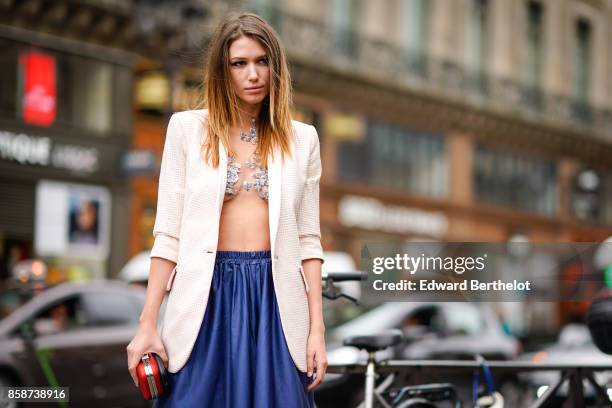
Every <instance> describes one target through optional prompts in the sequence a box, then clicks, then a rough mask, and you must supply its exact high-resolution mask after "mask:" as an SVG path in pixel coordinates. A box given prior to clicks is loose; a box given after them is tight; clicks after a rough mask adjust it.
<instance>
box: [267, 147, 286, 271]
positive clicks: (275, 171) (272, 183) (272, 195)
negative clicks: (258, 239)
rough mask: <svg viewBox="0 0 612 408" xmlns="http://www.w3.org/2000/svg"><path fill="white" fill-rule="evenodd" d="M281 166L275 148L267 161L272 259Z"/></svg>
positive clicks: (278, 153)
mask: <svg viewBox="0 0 612 408" xmlns="http://www.w3.org/2000/svg"><path fill="white" fill-rule="evenodd" d="M282 167H283V166H282V163H281V154H280V152H279V151H278V150H275V153H274V155H273V158H272V162H270V161H268V222H269V224H270V246H271V249H272V259H274V255H275V246H276V233H277V231H278V222H279V218H280V206H281V184H282V183H281V180H282Z"/></svg>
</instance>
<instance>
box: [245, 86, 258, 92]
mask: <svg viewBox="0 0 612 408" xmlns="http://www.w3.org/2000/svg"><path fill="white" fill-rule="evenodd" d="M262 89H263V86H258V87H256V88H245V90H244V91H245V92H249V93H256V92H259V91H261V90H262Z"/></svg>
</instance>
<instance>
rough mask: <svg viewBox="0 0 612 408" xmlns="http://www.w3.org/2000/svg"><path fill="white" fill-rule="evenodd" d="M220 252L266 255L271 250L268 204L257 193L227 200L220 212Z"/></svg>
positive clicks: (241, 192)
mask: <svg viewBox="0 0 612 408" xmlns="http://www.w3.org/2000/svg"><path fill="white" fill-rule="evenodd" d="M217 249H218V250H219V251H263V250H269V249H270V230H269V223H268V202H267V201H266V200H263V199H261V198H260V197H259V196H258V195H257V192H256V191H244V190H243V191H240V193H239V194H238V195H236V196H235V197H233V198H231V199H227V197H226V201H225V202H224V203H223V209H222V210H221V220H220V224H219V244H218V248H217Z"/></svg>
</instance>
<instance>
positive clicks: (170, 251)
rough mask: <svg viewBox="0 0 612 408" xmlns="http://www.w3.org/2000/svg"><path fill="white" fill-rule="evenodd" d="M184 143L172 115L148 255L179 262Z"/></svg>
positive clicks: (183, 183) (181, 133) (174, 117)
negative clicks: (152, 241) (153, 239)
mask: <svg viewBox="0 0 612 408" xmlns="http://www.w3.org/2000/svg"><path fill="white" fill-rule="evenodd" d="M185 168H186V164H185V143H184V135H183V128H182V127H181V123H180V121H179V119H178V117H177V114H176V113H175V114H173V115H172V116H171V117H170V122H169V123H168V130H167V132H166V141H165V142H164V151H163V154H162V161H161V168H160V173H159V187H158V192H157V212H156V215H155V224H154V226H153V236H154V237H155V242H154V244H153V248H152V249H151V255H150V257H151V258H153V257H158V258H164V259H168V260H170V261H172V262H174V263H176V262H177V261H178V248H179V236H180V232H181V218H182V215H183V200H184V197H185Z"/></svg>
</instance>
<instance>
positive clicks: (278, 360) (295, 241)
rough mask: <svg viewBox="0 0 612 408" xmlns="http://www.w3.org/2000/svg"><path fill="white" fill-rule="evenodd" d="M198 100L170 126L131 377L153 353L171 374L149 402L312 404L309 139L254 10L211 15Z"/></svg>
mask: <svg viewBox="0 0 612 408" xmlns="http://www.w3.org/2000/svg"><path fill="white" fill-rule="evenodd" d="M205 98H206V105H207V109H205V110H196V111H187V112H180V113H175V114H174V115H173V116H172V117H171V119H170V123H169V125H168V132H167V136H166V142H165V146H164V153H163V157H162V164H161V172H160V180H159V191H158V204H157V216H156V220H155V226H154V228H153V234H154V235H155V243H154V246H153V248H152V250H151V271H150V276H149V285H148V288H147V298H146V302H145V306H144V308H143V311H142V315H141V319H140V326H139V329H138V332H137V334H136V336H135V337H134V339H133V340H132V341H131V343H130V344H129V345H128V347H127V351H128V366H129V371H130V374H131V375H132V378H133V379H134V382H135V384H137V380H136V377H135V367H136V365H137V364H138V362H139V359H140V357H141V356H142V355H143V354H144V353H146V352H149V351H152V352H156V353H158V354H159V355H160V357H161V358H162V359H163V360H164V364H165V365H166V366H167V367H168V371H169V372H170V373H171V374H170V385H171V390H170V393H169V395H168V396H167V397H164V398H160V399H159V400H158V401H156V404H157V405H158V406H180V407H188V406H205V407H231V408H234V407H266V408H269V407H283V408H285V407H311V406H313V393H312V390H313V389H314V388H315V387H316V386H317V385H318V384H319V383H320V382H321V381H322V380H323V378H324V376H325V371H326V368H327V359H326V352H325V341H324V325H323V315H322V306H321V305H322V300H321V264H322V262H323V258H322V257H323V253H322V249H321V236H320V227H319V179H320V176H321V163H320V155H319V141H318V136H317V132H316V130H315V128H314V127H312V126H310V125H306V124H304V123H301V122H298V121H292V120H291V117H290V104H291V88H290V78H289V72H288V68H287V62H286V58H285V55H284V53H283V51H282V49H281V48H280V45H279V41H278V38H277V35H276V34H275V33H274V30H273V29H272V28H271V27H270V26H269V25H268V24H267V23H266V22H264V21H263V20H262V19H261V18H259V17H258V16H256V15H254V14H241V15H238V16H231V17H228V18H226V19H225V20H224V21H223V22H222V23H221V24H220V25H219V27H218V28H217V30H216V32H215V34H214V35H213V37H212V39H211V42H210V46H209V51H208V62H207V66H206V70H205ZM164 289H165V290H167V291H169V297H168V303H167V307H166V311H165V315H164V321H163V326H162V329H161V334H160V335H158V333H157V329H156V322H157V317H158V310H159V306H160V304H161V302H162V300H163V296H164Z"/></svg>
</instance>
